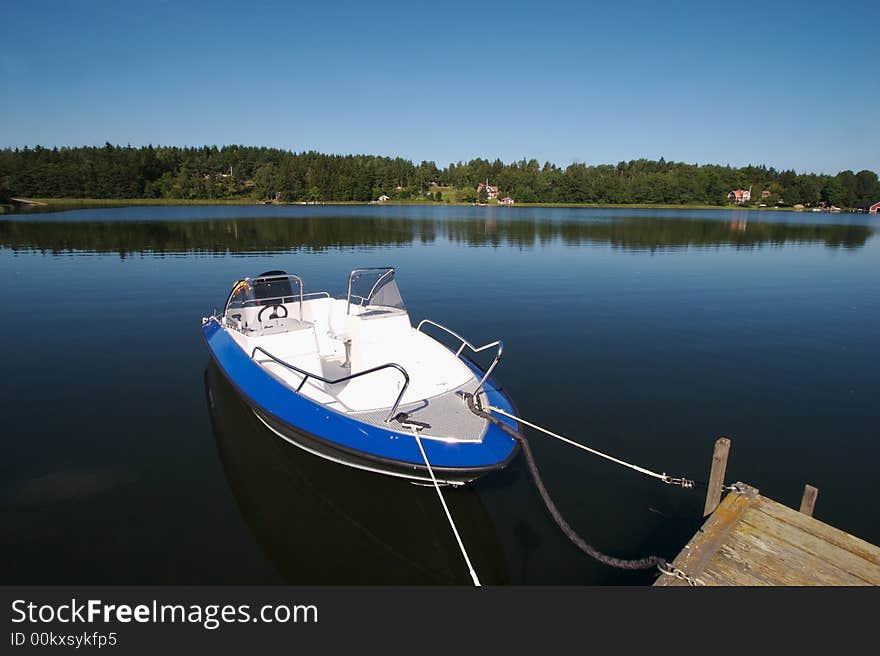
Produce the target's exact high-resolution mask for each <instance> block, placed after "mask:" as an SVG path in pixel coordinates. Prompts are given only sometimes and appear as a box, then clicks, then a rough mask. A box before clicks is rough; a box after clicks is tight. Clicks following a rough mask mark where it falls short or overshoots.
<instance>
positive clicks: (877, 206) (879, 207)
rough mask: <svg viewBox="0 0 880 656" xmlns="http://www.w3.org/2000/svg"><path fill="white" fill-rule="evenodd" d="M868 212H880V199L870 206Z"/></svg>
mask: <svg viewBox="0 0 880 656" xmlns="http://www.w3.org/2000/svg"><path fill="white" fill-rule="evenodd" d="M868 214H880V201H877V202H876V203H874V204H873V205H869V206H868Z"/></svg>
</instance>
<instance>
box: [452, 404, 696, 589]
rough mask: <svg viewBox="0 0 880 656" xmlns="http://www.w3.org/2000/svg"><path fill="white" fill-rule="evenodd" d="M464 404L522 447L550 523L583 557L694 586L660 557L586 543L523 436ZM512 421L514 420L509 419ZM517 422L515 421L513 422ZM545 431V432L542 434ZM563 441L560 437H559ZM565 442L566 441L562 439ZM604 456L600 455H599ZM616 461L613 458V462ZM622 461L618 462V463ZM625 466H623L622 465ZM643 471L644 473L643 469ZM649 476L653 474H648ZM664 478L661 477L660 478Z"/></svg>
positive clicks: (679, 571)
mask: <svg viewBox="0 0 880 656" xmlns="http://www.w3.org/2000/svg"><path fill="white" fill-rule="evenodd" d="M463 396H464V399H465V402H466V403H467V406H468V408H470V411H471V412H473V413H474V414H475V415H477V416H479V417H483V418H484V419H488V420H489V421H491V422H492V423H493V424H495V425H496V426H498V427H499V428H500V429H501V430H503V431H504V432H505V433H507V434H508V435H510V436H511V437H513V438H514V439H515V440H516V441H517V442H518V443H519V445H520V447H521V448H522V452H523V456H524V457H525V461H526V465H527V466H528V468H529V472H530V473H531V475H532V479H533V480H534V482H535V487H537V488H538V492H539V493H540V495H541V499H543V501H544V505H545V506H546V507H547V510H548V511H549V512H550V515H551V516H552V517H553V520H554V521H555V522H556V525H557V526H559V528H560V529H561V530H562V532H563V533H565V535H566V536H567V537H568V539H569V540H571V541H572V542H573V543H574V545H575V546H576V547H577V548H578V549H580V550H581V551H583V552H584V553H585V554H587V555H588V556H589V557H590V558H593V559H594V560H596V561H598V562H600V563H602V564H603V565H608V566H609V567H615V568H617V569H625V570H642V569H652V568H654V567H656V568H657V569H659V570H660V571H661V572H662V573H664V574H669V575H670V576H674V577H676V578H679V579H682V580H684V581H686V582H687V583H688V584H689V585H696V584H697V581H696V579H694V578H693V577H691V576H688V575H687V574H685V573H684V572H683V571H681V570H680V569H678V568H677V567H674V566H673V565H671V564H670V563H669V562H667V561H666V559H665V558H661V557H660V556H647V557H645V558H636V559H625V558H616V557H614V556H609V555H608V554H605V553H602V552H601V551H599V550H598V549H596V548H595V547H594V546H592V545H590V544H588V543H587V541H586V540H584V539H583V538H582V537H581V536H580V535H578V534H577V532H576V531H575V530H574V529H573V528H572V527H571V526H570V525H569V524H568V522H566V521H565V518H564V517H563V516H562V513H560V512H559V509H558V508H557V507H556V504H555V503H553V499H552V498H551V497H550V493H549V492H548V491H547V487H546V486H545V485H544V481H543V480H542V479H541V474H540V472H539V471H538V464H537V462H535V456H534V455H533V454H532V449H531V447H530V446H529V441H528V439H527V438H526V436H525V435H523V434H522V433H520V432H519V431H515V430H514V429H512V428H511V427H510V426H508V425H507V424H505V423H504V422H503V421H501V420H500V419H498V417H495V416H493V415H491V414H489V413H488V412H486V411H485V410H483V409H482V408H480V407H478V406H477V404H476V403H475V401H474V395H473V394H469V393H465V394H463ZM489 407H490V408H491V409H492V410H495V411H498V409H497V408H494V407H492V406H489ZM502 414H505V415H507V413H505V412H502ZM508 416H510V415H508ZM512 418H513V419H516V418H515V417H512ZM517 421H519V420H518V419H517ZM523 423H524V424H526V425H527V426H529V425H531V424H529V423H528V422H523ZM545 432H549V431H545ZM563 439H564V438H563ZM566 441H568V440H566ZM603 455H604V454H603ZM615 460H616V459H615ZM620 462H622V461H620ZM624 464H627V463H624ZM645 471H646V472H647V471H648V470H645ZM650 473H651V474H653V472H650ZM661 476H664V475H661Z"/></svg>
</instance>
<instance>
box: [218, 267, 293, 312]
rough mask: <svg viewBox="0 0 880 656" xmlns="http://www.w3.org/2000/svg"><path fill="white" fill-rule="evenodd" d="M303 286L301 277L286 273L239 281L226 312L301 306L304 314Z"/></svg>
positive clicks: (276, 272)
mask: <svg viewBox="0 0 880 656" xmlns="http://www.w3.org/2000/svg"><path fill="white" fill-rule="evenodd" d="M302 302H303V284H302V280H301V279H300V277H299V276H296V275H292V274H288V273H287V272H285V271H267V272H266V273H261V274H260V275H259V276H257V277H256V278H245V279H244V280H239V281H238V282H236V283H235V285H234V286H233V287H232V291H231V292H230V293H229V298H228V299H227V301H226V312H227V313H228V312H229V311H230V310H241V309H245V308H253V307H260V306H265V305H269V306H278V305H283V304H285V303H297V304H299V311H300V314H302Z"/></svg>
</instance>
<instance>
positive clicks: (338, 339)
mask: <svg viewBox="0 0 880 656" xmlns="http://www.w3.org/2000/svg"><path fill="white" fill-rule="evenodd" d="M429 332H430V333H431V334H429ZM202 333H203V336H204V338H205V341H206V343H207V345H208V349H209V350H210V353H211V357H212V358H213V359H214V361H215V362H216V364H217V366H218V367H219V369H220V371H221V372H222V373H223V375H224V376H225V377H226V378H227V379H228V380H229V381H230V383H231V384H232V385H233V387H234V388H235V389H236V390H237V391H238V393H239V394H240V395H241V396H242V398H243V399H244V401H245V402H246V403H247V405H248V406H249V407H250V409H251V410H252V411H253V413H254V414H255V415H256V416H257V418H258V419H259V420H260V421H261V422H262V423H263V424H265V425H266V427H267V428H268V429H269V430H271V431H272V432H273V433H275V434H276V435H277V436H278V437H280V438H282V439H284V440H286V441H287V442H290V443H291V444H293V445H295V446H297V447H299V448H301V449H304V450H305V451H308V452H310V453H312V454H314V455H316V456H320V457H322V458H326V459H328V460H332V461H335V462H337V463H340V464H343V465H347V466H350V467H356V468H359V469H364V470H368V471H372V472H376V473H380V474H386V475H389V476H396V477H401V478H405V479H408V480H411V481H416V482H422V483H427V482H431V481H432V479H436V480H437V481H438V482H440V483H443V484H450V485H461V484H464V483H467V482H470V481H473V480H474V479H476V478H478V477H480V476H482V475H485V474H487V473H489V472H492V471H495V470H498V469H501V468H503V467H505V466H506V465H507V464H508V463H510V461H511V460H512V459H513V458H514V456H515V455H516V452H517V448H518V445H517V442H516V440H515V439H514V438H513V437H511V436H510V435H509V434H508V433H506V432H505V431H504V430H503V429H502V428H501V427H500V426H498V425H496V423H495V422H493V421H489V420H487V419H486V418H485V417H481V416H479V415H478V414H475V413H474V412H472V411H471V409H470V408H469V407H468V404H467V402H466V395H468V394H471V395H473V398H474V399H475V400H476V401H477V403H478V404H479V405H480V406H481V407H484V408H490V407H491V408H497V409H500V410H504V411H505V412H508V413H510V414H515V412H514V408H513V404H512V402H511V400H510V399H509V398H508V396H507V394H506V393H505V392H504V390H503V389H502V388H501V387H500V386H499V385H498V383H497V382H496V381H495V380H494V379H493V378H492V373H493V371H494V370H495V367H496V366H497V365H498V362H499V361H500V359H501V355H502V352H503V344H502V342H501V340H496V341H493V342H490V343H488V344H485V345H483V346H479V347H477V346H474V345H473V344H471V343H470V342H469V341H467V340H466V339H465V338H463V337H461V336H460V335H459V334H457V333H456V332H454V331H453V330H451V329H449V328H447V327H446V326H443V325H442V324H440V323H438V322H435V321H432V320H430V319H422V320H421V321H420V322H419V323H418V324H417V325H416V326H415V327H414V326H413V322H412V321H411V319H410V316H409V313H408V312H407V309H406V306H405V305H404V302H403V298H402V296H401V294H400V290H399V288H398V285H397V279H396V272H395V269H394V268H393V267H370V268H361V269H355V270H353V271H352V272H351V273H350V274H349V276H348V281H347V285H346V293H345V296H340V297H338V298H336V297H333V296H332V295H331V294H330V293H329V292H327V291H316V292H306V291H305V289H304V285H303V281H302V279H301V278H300V276H298V275H295V274H290V273H287V272H285V271H280V270H277V271H267V272H264V273H261V274H259V275H257V276H255V277H253V278H250V277H248V278H243V279H241V280H237V281H236V282H235V283H234V284H233V285H232V289H231V291H230V292H229V295H228V297H227V300H226V304H225V307H224V308H223V309H222V311H220V310H217V309H215V311H214V312H213V313H212V314H211V316H209V317H204V318H203V319H202ZM432 335H433V336H432ZM440 338H442V339H444V340H446V341H447V342H450V343H451V345H448V344H445V343H444V342H443V341H441V339H440ZM478 354H488V355H489V356H491V362H490V363H489V365H488V366H487V367H485V368H483V367H481V366H479V365H478V364H477V362H476V361H475V358H476V357H478ZM493 416H496V418H497V419H498V420H500V421H501V422H502V423H504V424H506V425H507V426H509V427H510V428H513V429H514V430H519V426H518V425H517V422H516V421H514V420H512V419H510V418H508V417H506V416H503V415H501V414H497V415H495V414H494V413H493ZM419 442H420V444H419ZM420 446H422V447H423V449H420Z"/></svg>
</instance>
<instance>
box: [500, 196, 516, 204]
mask: <svg viewBox="0 0 880 656" xmlns="http://www.w3.org/2000/svg"><path fill="white" fill-rule="evenodd" d="M498 204H499V205H513V199H512V198H511V197H510V196H505V197H504V198H502V199H501V200H499V201H498Z"/></svg>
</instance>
